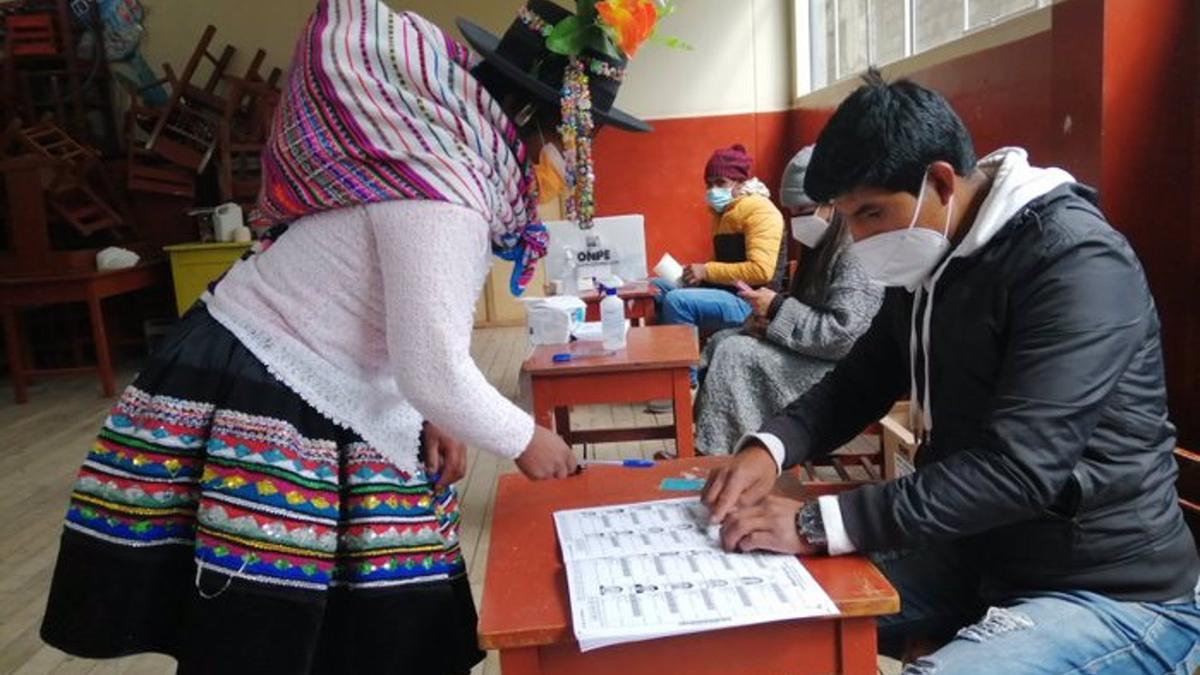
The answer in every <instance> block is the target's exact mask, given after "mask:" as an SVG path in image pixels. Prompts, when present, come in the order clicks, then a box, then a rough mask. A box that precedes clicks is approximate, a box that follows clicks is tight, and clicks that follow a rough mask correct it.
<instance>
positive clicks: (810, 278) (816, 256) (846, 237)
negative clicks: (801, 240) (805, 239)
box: [788, 211, 851, 307]
mask: <svg viewBox="0 0 1200 675" xmlns="http://www.w3.org/2000/svg"><path fill="white" fill-rule="evenodd" d="M844 222H845V221H843V220H842V218H841V216H839V215H837V212H836V211H835V212H834V214H833V219H832V220H831V221H830V222H829V229H828V230H827V231H826V232H825V236H824V237H822V238H821V241H819V242H817V246H816V248H811V249H806V250H805V251H804V255H803V256H802V257H801V258H800V268H799V269H798V270H796V278H795V279H793V280H792V287H791V289H789V290H788V295H790V296H792V297H793V298H795V299H797V300H799V301H800V302H803V303H804V304H806V305H808V306H810V307H824V306H825V305H826V303H828V301H829V287H830V285H831V284H832V283H833V266H834V264H835V263H836V262H837V260H838V258H840V257H841V256H842V253H843V252H844V251H845V250H846V249H847V248H848V247H849V246H850V243H851V239H850V230H849V229H848V228H847V227H846V226H845V224H844Z"/></svg>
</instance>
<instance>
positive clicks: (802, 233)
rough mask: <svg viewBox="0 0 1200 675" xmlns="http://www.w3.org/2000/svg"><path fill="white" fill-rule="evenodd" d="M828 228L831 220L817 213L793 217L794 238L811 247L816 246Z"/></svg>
mask: <svg viewBox="0 0 1200 675" xmlns="http://www.w3.org/2000/svg"><path fill="white" fill-rule="evenodd" d="M828 229H829V221H827V220H825V219H824V218H822V217H821V216H818V215H816V214H809V215H807V216H796V217H795V218H792V238H793V239H795V240H796V241H798V242H800V243H801V244H804V245H805V246H807V247H809V248H816V247H817V244H820V243H821V240H822V239H824V238H825V232H826V231H827V230H828Z"/></svg>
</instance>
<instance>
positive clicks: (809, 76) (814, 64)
mask: <svg viewBox="0 0 1200 675" xmlns="http://www.w3.org/2000/svg"><path fill="white" fill-rule="evenodd" d="M846 1H854V0H792V17H793V22H792V24H793V29H794V31H795V32H794V34H793V38H794V45H795V59H794V62H795V65H796V67H795V71H794V72H795V78H794V80H795V82H794V84H795V91H796V95H797V96H804V95H805V94H808V93H812V92H814V91H818V90H820V89H823V88H825V87H828V86H831V85H834V84H837V83H838V82H841V81H843V80H846V79H849V78H851V77H854V76H855V75H857V74H858V73H859V72H860V71H855V72H846V73H843V72H841V65H842V64H841V44H840V37H841V31H840V30H838V23H839V19H840V9H841V3H842V2H846ZM961 1H962V17H963V19H962V20H963V25H962V32H961V33H960V34H959V35H956V36H954V37H952V38H949V39H947V40H943V41H941V42H938V43H936V44H932V45H929V46H927V47H926V48H924V49H921V50H916V49H915V47H916V24H917V0H865V2H866V6H867V9H866V14H865V16H866V34H867V62H868V63H869V64H870V65H873V66H886V65H890V64H893V63H897V62H899V61H903V60H904V59H907V58H910V57H912V56H915V55H917V54H921V53H924V52H927V51H930V50H933V49H937V48H938V47H941V46H942V45H945V44H948V43H950V42H953V41H955V40H959V39H962V38H964V37H966V36H968V35H971V34H973V33H977V32H979V31H983V30H988V29H990V28H993V27H995V26H997V25H999V24H1001V23H1004V22H1006V21H1009V20H1012V19H1015V18H1017V17H1019V16H1022V15H1024V14H1028V13H1031V12H1036V11H1038V10H1040V9H1042V8H1045V7H1048V6H1050V4H1051V3H1052V2H1053V1H1054V0H1034V1H1033V2H1031V4H1030V6H1029V7H1026V8H1025V9H1020V10H1017V11H1014V12H1009V13H1007V14H1002V15H1000V16H998V17H995V18H993V19H989V20H988V21H985V22H983V23H980V24H979V25H978V26H975V27H974V28H972V27H971V2H972V0H961ZM881 2H902V3H904V27H903V31H904V53H903V55H902V56H900V57H899V58H896V59H894V60H891V61H887V62H877V61H876V56H877V54H878V46H877V36H876V35H873V33H874V32H875V31H873V30H872V21H871V16H872V11H873V9H874V8H875V5H876V4H877V3H881ZM828 3H832V7H833V13H832V16H833V30H832V31H830V30H829V29H828V27H827V26H826V25H825V23H826V22H825V15H826V6H827V5H828ZM831 39H832V41H833V51H832V54H833V61H834V62H833V64H830V63H829V59H828V57H827V54H828V53H829V50H828V42H829V40H831ZM831 65H832V68H830V66H831ZM831 71H832V74H833V77H832V78H830V72H831Z"/></svg>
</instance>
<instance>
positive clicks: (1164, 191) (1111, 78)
mask: <svg viewBox="0 0 1200 675" xmlns="http://www.w3.org/2000/svg"><path fill="white" fill-rule="evenodd" d="M1052 11H1053V12H1054V14H1053V26H1054V28H1053V29H1052V30H1051V31H1046V32H1043V33H1039V34H1036V35H1033V36H1030V37H1028V38H1024V39H1022V40H1019V41H1017V42H1013V43H1009V44H1006V45H1001V46H998V47H995V48H992V49H988V50H985V51H981V52H977V53H975V54H970V55H968V56H964V57H961V58H958V59H955V60H953V61H950V62H947V63H942V64H939V65H936V66H932V67H930V68H927V69H925V70H922V71H920V72H917V73H915V74H913V75H911V76H910V77H911V78H912V79H914V80H916V81H917V82H920V83H921V84H924V85H926V86H929V87H932V88H934V89H937V90H938V91H940V92H941V93H943V94H944V95H946V97H947V98H948V99H949V100H950V102H951V104H952V105H953V106H954V107H955V109H956V110H957V111H958V112H959V114H960V115H961V116H962V117H963V120H964V122H965V123H966V125H967V127H968V128H969V129H970V131H971V134H972V136H973V138H974V140H975V147H976V150H977V151H978V152H979V154H980V155H981V156H982V155H984V154H986V153H987V152H989V151H991V150H994V149H996V148H999V147H1002V146H1005V145H1020V146H1023V147H1025V148H1026V149H1028V150H1029V152H1030V156H1031V160H1032V162H1033V163H1034V164H1040V165H1054V166H1061V167H1063V168H1065V169H1067V170H1068V171H1070V172H1072V173H1073V174H1074V175H1075V176H1076V177H1077V178H1078V179H1079V180H1081V181H1082V182H1085V183H1088V184H1090V185H1092V186H1095V187H1097V188H1098V189H1099V190H1100V195H1101V201H1102V206H1103V207H1104V210H1105V212H1106V213H1107V215H1108V216H1109V218H1110V219H1111V221H1112V222H1113V224H1114V226H1115V227H1117V228H1118V229H1119V230H1121V231H1122V232H1124V233H1125V234H1126V235H1127V236H1128V237H1129V239H1130V241H1131V242H1132V243H1133V245H1134V248H1135V249H1136V250H1137V251H1138V255H1139V256H1140V257H1141V259H1142V262H1143V264H1144V266H1145V267H1146V271H1147V276H1148V277H1149V279H1150V284H1151V287H1152V289H1153V291H1154V294H1155V298H1156V300H1157V302H1158V306H1159V313H1160V315H1161V316H1162V321H1163V340H1164V346H1165V352H1166V367H1167V379H1168V387H1169V391H1170V402H1171V411H1172V418H1173V419H1174V420H1175V422H1176V424H1177V425H1178V426H1179V429H1180V443H1181V444H1182V445H1184V446H1187V447H1192V448H1200V348H1198V347H1197V345H1200V300H1197V298H1196V289H1200V197H1197V195H1200V3H1198V2H1196V1H1195V0H1155V1H1154V2H1146V1H1145V0H1067V1H1066V2H1061V3H1056V4H1055V5H1054V8H1053V10H1052ZM829 114H830V111H828V110H793V111H790V112H779V113H759V114H747V115H733V116H723V117H705V118H690V119H670V120H656V121H655V122H654V125H655V131H654V132H653V133H652V134H648V135H633V134H625V133H617V132H608V133H606V134H604V135H602V136H601V137H600V138H599V139H598V140H597V143H596V170H597V200H598V201H597V210H598V211H599V212H600V213H601V214H615V213H644V214H645V215H646V237H647V255H648V258H649V261H650V264H651V265H653V264H654V263H655V262H656V261H657V259H658V257H659V256H660V255H662V253H664V252H666V251H670V252H671V253H672V254H673V255H674V256H675V257H676V258H678V259H679V260H680V261H681V262H694V261H698V260H702V259H705V258H707V257H708V255H709V254H710V253H711V245H710V242H709V225H710V217H709V215H708V213H707V211H706V209H705V207H704V202H703V186H702V181H701V171H702V167H703V165H704V162H705V160H706V159H707V157H708V155H709V153H710V152H711V151H712V150H713V149H714V148H716V147H719V146H723V145H729V144H731V143H734V142H742V143H744V144H745V145H746V146H747V147H748V148H750V150H751V152H752V153H753V154H754V155H755V156H756V158H757V159H758V162H759V171H758V173H759V176H760V177H761V178H762V179H763V180H764V181H765V182H767V184H768V185H770V186H771V187H772V190H774V189H776V187H777V186H778V180H779V175H780V173H781V171H782V168H783V165H784V164H785V163H786V161H787V160H788V158H790V157H791V156H792V154H793V153H795V151H796V150H798V149H799V148H800V147H802V146H804V145H805V144H807V143H811V142H813V141H814V140H815V139H816V136H817V134H818V133H819V132H820V129H821V127H822V126H823V125H824V123H825V121H826V120H827V119H828V116H829ZM1188 187H1191V188H1192V189H1191V190H1188V189H1187V188H1188ZM1119 301H1120V298H1114V302H1119Z"/></svg>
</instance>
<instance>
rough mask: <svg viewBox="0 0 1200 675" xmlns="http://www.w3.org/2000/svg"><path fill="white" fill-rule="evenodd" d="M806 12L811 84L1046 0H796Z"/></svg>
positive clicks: (900, 55)
mask: <svg viewBox="0 0 1200 675" xmlns="http://www.w3.org/2000/svg"><path fill="white" fill-rule="evenodd" d="M795 2H796V11H797V12H806V13H807V16H808V27H809V32H810V35H809V38H810V39H809V44H810V55H809V59H810V61H809V62H810V64H811V67H812V80H811V87H812V89H819V88H821V87H823V86H825V85H828V84H833V83H834V82H837V81H838V80H841V79H845V78H847V77H851V76H853V75H856V74H858V73H860V72H862V71H863V70H865V69H866V68H867V66H870V65H875V66H882V65H886V64H888V63H891V62H893V61H899V60H900V59H903V58H905V57H908V56H912V55H913V54H917V53H919V52H923V51H925V50H928V49H932V48H934V47H937V46H939V45H942V44H945V43H947V42H950V41H951V40H955V39H958V38H960V37H962V36H964V35H966V34H968V33H971V32H973V31H976V30H980V29H983V28H987V27H990V26H994V25H996V24H998V23H1001V22H1003V21H1005V20H1007V19H1010V18H1012V17H1014V16H1016V15H1018V14H1021V13H1023V12H1027V11H1030V10H1033V9H1037V8H1039V7H1044V6H1046V5H1048V4H1049V3H1050V0H795Z"/></svg>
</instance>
